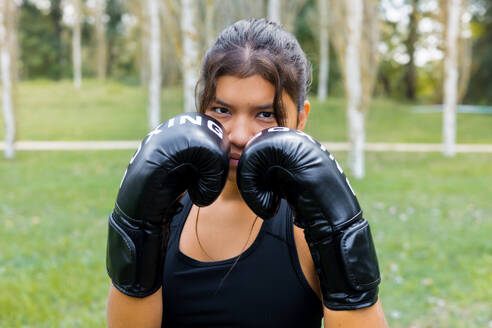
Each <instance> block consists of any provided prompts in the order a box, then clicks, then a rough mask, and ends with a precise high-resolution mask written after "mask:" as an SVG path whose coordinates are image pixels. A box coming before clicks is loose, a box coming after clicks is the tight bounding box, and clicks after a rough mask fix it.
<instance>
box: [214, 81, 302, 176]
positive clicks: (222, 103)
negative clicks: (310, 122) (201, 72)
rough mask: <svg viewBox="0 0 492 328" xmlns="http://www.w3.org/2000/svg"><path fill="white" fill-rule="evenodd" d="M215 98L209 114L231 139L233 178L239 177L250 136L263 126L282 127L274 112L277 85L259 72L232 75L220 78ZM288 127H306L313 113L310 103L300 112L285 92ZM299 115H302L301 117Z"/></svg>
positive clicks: (300, 128) (230, 170) (283, 95)
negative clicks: (243, 154)
mask: <svg viewBox="0 0 492 328" xmlns="http://www.w3.org/2000/svg"><path fill="white" fill-rule="evenodd" d="M215 92H216V93H215V100H214V101H213V102H212V103H211V104H210V106H209V107H208V108H207V110H206V111H205V114H207V115H209V116H212V117H213V118H215V119H217V120H218V121H219V122H220V123H222V125H223V126H224V128H225V131H226V133H227V134H228V136H229V141H230V142H231V153H230V169H229V178H230V179H234V181H235V178H236V168H237V164H238V161H239V157H241V154H242V152H243V150H244V147H245V146H246V144H247V142H248V141H249V139H251V138H252V137H253V136H254V135H256V134H257V133H258V132H260V131H261V130H263V129H266V128H269V127H272V126H278V123H277V121H276V119H275V113H274V111H273V98H274V96H275V87H274V86H273V85H272V84H271V83H270V82H268V81H266V80H265V79H263V78H262V77H261V76H259V75H253V76H250V77H248V78H238V77H235V76H231V75H225V76H221V77H219V78H218V79H217V85H216V91H215ZM282 101H283V104H284V108H285V122H286V124H285V126H286V127H289V128H292V129H298V130H302V129H303V128H304V125H305V123H306V118H307V115H308V113H309V102H307V101H306V102H305V104H304V110H303V111H301V112H300V113H298V111H297V107H296V105H295V103H294V101H293V100H292V99H291V98H290V96H289V95H288V94H287V93H286V92H285V91H284V92H283V94H282ZM298 116H299V117H298Z"/></svg>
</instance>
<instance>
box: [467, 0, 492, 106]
mask: <svg viewBox="0 0 492 328" xmlns="http://www.w3.org/2000/svg"><path fill="white" fill-rule="evenodd" d="M476 2H478V5H479V6H478V8H480V12H481V13H480V14H478V13H475V14H474V17H473V19H472V21H471V30H472V34H473V35H472V36H473V37H474V38H475V40H474V42H473V50H472V49H470V48H471V45H470V42H468V47H467V52H472V54H469V58H470V56H472V57H473V59H472V60H471V71H472V78H471V79H470V86H469V88H468V90H467V91H466V97H465V101H466V102H467V103H474V104H477V103H481V104H487V105H490V104H492V92H490V90H492V69H490V68H491V67H492V1H490V0H481V1H473V2H472V1H470V3H471V4H472V3H476Z"/></svg>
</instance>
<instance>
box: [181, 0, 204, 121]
mask: <svg viewBox="0 0 492 328" xmlns="http://www.w3.org/2000/svg"><path fill="white" fill-rule="evenodd" d="M197 23H198V21H197V18H196V2H195V1H194V0H181V32H182V35H183V89H184V111H185V112H194V111H195V110H196V109H195V85H196V83H197V82H198V73H199V70H200V56H199V35H198V32H197Z"/></svg>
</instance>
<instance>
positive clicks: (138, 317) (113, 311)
mask: <svg viewBox="0 0 492 328" xmlns="http://www.w3.org/2000/svg"><path fill="white" fill-rule="evenodd" d="M107 320H108V327H109V328H126V327H129V328H130V327H132V328H138V327H160V326H161V321H162V288H161V289H159V290H158V291H157V292H155V293H154V294H152V295H150V296H147V297H144V298H137V297H131V296H128V295H125V294H123V293H122V292H120V291H119V290H117V289H116V288H115V287H114V286H113V284H111V286H110V288H109V296H108V308H107Z"/></svg>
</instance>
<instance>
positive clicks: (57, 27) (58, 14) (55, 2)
mask: <svg viewBox="0 0 492 328" xmlns="http://www.w3.org/2000/svg"><path fill="white" fill-rule="evenodd" d="M62 15H63V14H62V8H61V0H51V8H50V17H51V20H52V24H53V27H54V30H53V32H54V46H55V47H54V48H55V52H56V63H57V65H54V67H53V70H54V74H55V78H56V79H59V78H61V75H62V65H60V63H62V62H63V45H62V24H61V22H62Z"/></svg>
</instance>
